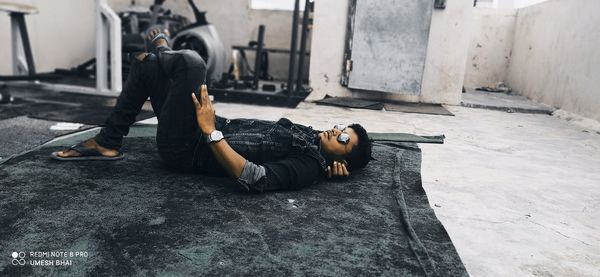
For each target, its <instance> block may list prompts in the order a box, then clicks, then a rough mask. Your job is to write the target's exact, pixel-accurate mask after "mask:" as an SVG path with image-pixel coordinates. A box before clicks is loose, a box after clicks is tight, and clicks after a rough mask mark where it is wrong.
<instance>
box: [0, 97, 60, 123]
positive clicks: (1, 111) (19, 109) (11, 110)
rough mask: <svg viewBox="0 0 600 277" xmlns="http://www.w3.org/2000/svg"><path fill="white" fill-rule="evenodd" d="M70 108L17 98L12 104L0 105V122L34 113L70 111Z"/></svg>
mask: <svg viewBox="0 0 600 277" xmlns="http://www.w3.org/2000/svg"><path fill="white" fill-rule="evenodd" d="M68 108H69V106H67V105H62V104H57V103H43V102H42V103H38V102H33V101H29V100H25V99H22V98H16V99H15V101H14V102H12V103H5V104H0V120H4V119H9V118H13V117H18V116H24V115H30V114H33V113H34V112H36V111H38V112H44V111H51V110H55V109H68Z"/></svg>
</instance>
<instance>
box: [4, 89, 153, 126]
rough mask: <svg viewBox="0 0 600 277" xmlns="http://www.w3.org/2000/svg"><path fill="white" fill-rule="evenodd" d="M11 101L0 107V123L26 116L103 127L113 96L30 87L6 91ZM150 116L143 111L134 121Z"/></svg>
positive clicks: (148, 110) (149, 113)
mask: <svg viewBox="0 0 600 277" xmlns="http://www.w3.org/2000/svg"><path fill="white" fill-rule="evenodd" d="M10 92H11V94H13V96H14V97H15V102H13V103H10V104H0V120H2V119H7V118H12V117H17V116H23V115H26V116H29V117H31V118H37V119H44V120H50V121H58V122H74V123H82V124H87V125H100V126H101V125H104V121H105V120H106V118H107V117H108V115H109V114H110V112H111V111H112V110H113V107H114V102H115V99H116V98H115V97H105V96H97V95H85V94H76V93H67V92H55V91H34V90H33V89H31V88H10ZM151 117H154V112H152V110H151V109H143V110H142V111H141V113H140V114H138V116H137V117H136V121H139V120H144V119H148V118H151Z"/></svg>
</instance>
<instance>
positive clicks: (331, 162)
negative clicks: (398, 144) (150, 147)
mask: <svg viewBox="0 0 600 277" xmlns="http://www.w3.org/2000/svg"><path fill="white" fill-rule="evenodd" d="M148 40H149V41H151V42H152V43H151V44H150V47H149V48H150V49H148V51H149V52H147V53H140V54H138V55H136V59H134V61H133V64H132V66H131V70H130V72H129V77H128V80H127V82H126V83H125V86H124V88H123V92H122V93H121V95H120V96H119V98H118V99H117V103H116V106H115V108H114V110H113V112H112V113H111V114H110V116H109V117H108V119H107V120H106V126H105V127H103V128H102V129H101V131H100V133H99V134H98V135H96V137H94V138H92V139H89V140H87V141H84V142H82V143H80V144H78V145H75V146H73V147H71V148H69V149H67V150H64V151H59V152H54V153H52V155H51V156H52V158H54V159H56V160H60V161H81V160H119V159H122V158H123V154H122V153H120V152H119V149H120V148H121V145H122V141H123V136H125V135H127V134H128V132H129V127H130V126H131V125H132V124H133V123H134V121H135V117H136V115H137V114H138V113H139V112H140V110H141V107H142V105H143V104H144V102H145V101H146V99H147V98H148V97H150V101H151V104H152V108H153V110H154V113H155V114H156V116H157V118H158V130H157V134H156V143H157V146H158V151H159V153H160V156H161V158H162V159H163V160H164V162H165V164H166V165H168V166H169V167H171V168H174V169H178V170H184V171H192V172H198V173H202V174H211V175H229V176H231V177H233V178H235V179H236V180H237V181H238V183H239V184H240V185H241V186H242V188H243V189H244V190H246V191H252V192H263V191H268V190H280V189H297V188H300V187H304V186H307V185H311V184H315V183H317V182H318V181H319V180H320V179H321V178H343V177H347V176H348V175H349V174H350V172H351V171H354V170H357V169H360V168H364V167H365V166H366V165H367V163H368V162H369V160H370V158H371V148H372V146H371V141H370V139H369V138H368V136H367V132H366V131H365V129H364V128H363V127H362V126H361V125H359V124H352V125H349V126H344V125H341V124H338V125H336V126H334V127H333V128H332V129H330V130H327V131H317V130H313V129H312V128H311V127H307V126H303V125H300V124H294V123H292V122H291V121H289V120H288V119H286V118H282V119H280V120H279V121H277V122H273V121H264V120H255V119H226V118H223V117H219V116H216V115H215V109H214V107H213V105H212V103H211V101H210V100H209V97H208V90H207V88H206V85H202V82H203V80H204V79H205V75H206V64H205V62H204V61H203V60H202V58H201V57H200V56H199V55H198V54H197V53H196V52H194V51H190V50H179V51H173V50H171V49H170V48H169V46H168V42H167V37H166V35H165V34H163V33H161V32H159V31H158V30H155V31H152V32H151V33H150V34H149V35H148ZM198 88H200V93H199V95H196V94H195V93H194V92H195V91H197V90H198Z"/></svg>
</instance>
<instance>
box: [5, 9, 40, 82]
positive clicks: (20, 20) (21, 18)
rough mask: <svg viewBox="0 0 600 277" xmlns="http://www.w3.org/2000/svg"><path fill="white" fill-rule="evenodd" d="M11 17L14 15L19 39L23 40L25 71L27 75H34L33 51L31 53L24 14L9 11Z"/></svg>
mask: <svg viewBox="0 0 600 277" xmlns="http://www.w3.org/2000/svg"><path fill="white" fill-rule="evenodd" d="M10 16H11V17H15V18H16V20H17V22H18V23H19V29H20V30H21V39H22V40H23V50H24V52H25V60H26V61H27V71H28V73H29V76H34V75H35V73H36V72H35V64H34V63H33V53H31V43H30V42H29V33H28V32H27V24H25V15H24V14H22V13H11V14H10Z"/></svg>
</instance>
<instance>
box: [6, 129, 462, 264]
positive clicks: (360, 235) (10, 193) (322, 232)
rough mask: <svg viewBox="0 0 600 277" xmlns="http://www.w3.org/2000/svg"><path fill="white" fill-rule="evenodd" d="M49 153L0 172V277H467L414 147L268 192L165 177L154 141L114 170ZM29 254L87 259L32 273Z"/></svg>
mask: <svg viewBox="0 0 600 277" xmlns="http://www.w3.org/2000/svg"><path fill="white" fill-rule="evenodd" d="M58 149H61V148H60V147H49V148H41V149H38V150H35V151H32V152H29V153H27V154H25V155H22V156H18V157H15V158H13V159H11V160H9V161H7V162H6V163H4V164H2V165H0V222H1V224H0V256H2V257H6V258H3V259H0V275H2V276H19V275H40V276H46V275H49V274H51V273H52V274H67V275H76V276H81V275H94V276H96V275H105V276H130V275H170V276H173V275H177V276H197V275H208V276H220V275H248V276H291V275H326V276H373V275H386V276H407V275H409V276H410V275H419V276H420V275H429V276H464V275H467V273H466V271H465V268H464V266H463V264H462V262H461V260H460V258H459V256H458V255H457V253H456V250H455V248H454V246H453V244H452V242H451V240H450V238H449V237H448V235H447V233H446V231H445V229H444V227H443V226H442V224H441V223H440V222H439V221H438V220H437V218H436V216H435V214H434V211H433V210H432V209H431V207H430V206H429V203H428V200H427V195H426V194H425V191H424V190H423V187H422V184H421V174H420V165H421V152H420V150H419V148H418V147H417V146H416V144H412V143H411V144H402V143H392V142H387V143H385V144H383V143H377V144H376V145H375V147H374V149H373V156H374V157H375V158H376V160H373V161H371V163H370V164H369V166H368V167H367V168H366V169H364V170H361V171H358V172H354V173H352V174H351V176H350V177H349V178H348V179H347V180H344V181H324V182H321V183H319V184H317V185H314V186H310V187H307V188H304V189H302V190H298V191H288V192H274V193H265V194H246V193H243V192H242V191H241V190H240V189H239V188H238V187H237V185H236V183H235V182H234V181H232V180H229V179H225V178H218V177H209V176H202V175H196V174H187V173H179V172H173V171H167V170H166V169H165V167H164V165H163V164H162V162H161V161H160V158H159V156H158V154H157V152H156V150H155V142H154V139H153V138H127V139H126V140H125V148H124V150H125V151H126V158H125V159H124V160H121V161H116V162H58V161H54V160H50V158H49V154H50V152H52V151H55V150H58ZM32 251H64V252H81V251H85V252H87V253H88V256H87V257H72V258H59V260H68V259H70V260H71V262H72V265H68V266H65V265H63V266H32V265H30V264H29V262H30V261H33V260H39V259H40V258H36V257H30V254H31V252H32ZM12 252H17V253H20V252H23V253H24V255H25V258H24V259H25V260H26V261H27V264H26V265H24V266H20V265H12V264H11V258H10V256H11V253H12Z"/></svg>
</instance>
